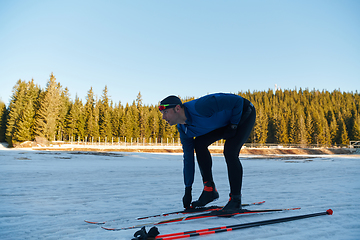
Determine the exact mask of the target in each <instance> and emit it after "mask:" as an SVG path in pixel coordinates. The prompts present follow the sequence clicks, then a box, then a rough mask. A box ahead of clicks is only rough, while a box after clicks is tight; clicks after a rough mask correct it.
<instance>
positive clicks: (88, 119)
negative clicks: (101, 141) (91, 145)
mask: <svg viewBox="0 0 360 240" xmlns="http://www.w3.org/2000/svg"><path fill="white" fill-rule="evenodd" d="M84 108H85V110H84V111H85V114H84V119H85V137H87V139H88V141H89V142H91V141H93V140H94V139H95V140H96V138H97V137H98V136H99V122H98V121H97V120H96V118H98V116H97V115H98V113H97V111H96V110H95V99H94V92H93V89H92V87H91V88H90V90H89V91H88V94H87V96H86V103H85V107H84Z"/></svg>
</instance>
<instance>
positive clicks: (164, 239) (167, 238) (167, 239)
mask: <svg viewBox="0 0 360 240" xmlns="http://www.w3.org/2000/svg"><path fill="white" fill-rule="evenodd" d="M332 214H333V210H331V209H328V210H327V211H325V212H319V213H311V214H305V215H298V216H293V217H286V218H276V219H271V220H265V221H258V222H251V223H242V224H236V225H230V226H222V227H214V228H209V229H200V230H193V231H186V232H178V233H171V234H163V235H158V236H157V237H156V238H155V239H157V240H173V239H180V238H188V237H196V236H201V235H208V234H215V233H220V232H229V231H233V230H238V229H243V228H251V227H258V226H263V225H270V224H275V223H282V222H289V221H294V220H299V219H304V218H311V217H316V216H321V215H332Z"/></svg>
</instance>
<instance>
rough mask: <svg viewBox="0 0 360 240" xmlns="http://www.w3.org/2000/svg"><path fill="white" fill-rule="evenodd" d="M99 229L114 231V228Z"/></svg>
mask: <svg viewBox="0 0 360 240" xmlns="http://www.w3.org/2000/svg"><path fill="white" fill-rule="evenodd" d="M101 228H102V229H105V230H109V231H116V228H107V227H101Z"/></svg>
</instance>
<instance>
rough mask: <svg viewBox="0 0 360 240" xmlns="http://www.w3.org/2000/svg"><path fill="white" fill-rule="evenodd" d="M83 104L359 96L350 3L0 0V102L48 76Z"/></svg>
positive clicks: (357, 36) (354, 14)
mask: <svg viewBox="0 0 360 240" xmlns="http://www.w3.org/2000/svg"><path fill="white" fill-rule="evenodd" d="M51 72H53V73H54V75H55V77H56V79H57V81H58V82H60V83H61V85H62V86H63V87H64V88H65V87H67V88H68V89H69V91H70V94H71V98H72V99H74V98H75V95H76V94H77V95H78V96H79V97H80V98H81V99H82V100H83V101H85V96H86V94H87V92H88V91H89V89H90V87H93V90H94V92H95V94H96V95H98V96H99V97H100V96H101V94H102V91H103V89H104V88H105V85H107V87H108V89H109V95H110V98H111V99H112V100H113V101H114V102H116V103H118V102H119V101H121V103H122V104H123V105H125V104H126V103H127V102H128V103H132V101H133V100H135V99H136V96H137V94H138V93H139V92H141V94H142V97H143V103H144V104H147V105H149V104H157V103H158V102H159V101H160V100H161V99H162V98H164V97H166V96H167V95H170V94H175V95H179V96H181V97H200V96H202V95H205V94H207V93H213V92H233V93H237V92H238V91H247V90H250V91H254V90H257V91H263V90H265V91H267V90H268V89H274V86H275V84H277V85H278V86H279V87H281V88H282V89H295V88H297V89H299V88H303V89H305V88H309V89H310V90H312V89H319V90H323V89H325V90H328V91H333V90H335V89H340V90H341V91H345V92H351V91H352V92H355V91H356V90H357V91H359V90H360V1H359V0H337V1H334V0H309V1H308V0H299V1H292V0H266V1H265V0H264V1H259V0H248V1H241V0H231V1H230V0H222V1H220V0H217V1H211V0H181V1H180V0H171V1H170V0H146V1H145V0H143V1H138V0H126V1H125V0H114V1H108V0H99V1H90V0H84V1H78V0H61V1H60V0H59V1H58V0H52V1H42V0H33V1H27V0H24V1H20V0H1V1H0V82H1V85H0V98H1V99H2V101H3V102H5V103H6V104H8V102H9V98H10V96H11V95H12V92H11V91H12V88H13V86H14V85H15V83H16V81H17V80H19V79H21V80H26V81H28V80H31V79H32V78H33V79H34V81H35V83H37V84H39V85H40V86H41V87H42V88H45V87H46V82H47V81H48V79H49V75H50V73H51Z"/></svg>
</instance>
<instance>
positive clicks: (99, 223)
mask: <svg viewBox="0 0 360 240" xmlns="http://www.w3.org/2000/svg"><path fill="white" fill-rule="evenodd" d="M84 222H86V223H90V224H98V225H101V224H105V222H91V221H87V220H84Z"/></svg>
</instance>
